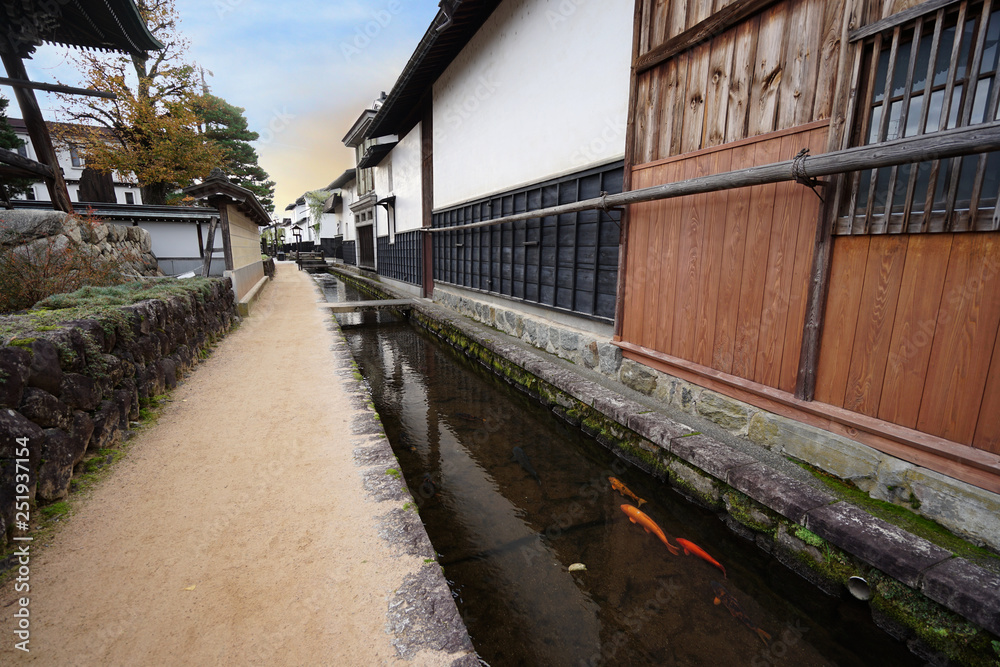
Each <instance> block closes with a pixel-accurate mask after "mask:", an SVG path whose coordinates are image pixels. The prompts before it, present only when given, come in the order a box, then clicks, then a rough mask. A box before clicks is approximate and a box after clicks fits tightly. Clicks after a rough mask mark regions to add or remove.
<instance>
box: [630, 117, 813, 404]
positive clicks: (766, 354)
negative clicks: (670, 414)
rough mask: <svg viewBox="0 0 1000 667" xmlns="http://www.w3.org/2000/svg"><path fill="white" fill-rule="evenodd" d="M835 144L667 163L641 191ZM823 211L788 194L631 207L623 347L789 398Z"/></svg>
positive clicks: (785, 140)
mask: <svg viewBox="0 0 1000 667" xmlns="http://www.w3.org/2000/svg"><path fill="white" fill-rule="evenodd" d="M826 133H827V127H826V124H825V123H822V122H821V123H817V124H813V125H811V126H807V127H806V128H805V129H803V130H802V131H799V132H792V131H789V132H785V133H778V134H777V135H768V136H765V137H759V138H756V139H748V140H744V141H742V142H736V144H735V145H730V144H727V145H724V146H721V147H716V148H712V149H705V150H702V151H698V152H696V153H695V154H693V155H686V156H682V157H679V158H673V159H670V160H665V161H659V162H656V163H653V164H650V165H645V166H643V167H639V168H636V169H635V170H634V171H633V174H632V183H633V187H643V186H644V185H651V184H653V183H663V182H672V181H677V180H684V179H688V178H695V177H697V176H701V175H705V174H708V173H720V172H724V171H729V170H731V169H738V168H741V167H744V166H750V165H753V164H763V163H767V162H775V161H779V160H787V159H790V158H792V157H794V156H795V154H796V153H798V151H799V149H800V148H803V147H811V148H814V149H816V150H817V151H822V148H823V147H824V146H825V145H826V140H827V137H826ZM819 203H820V202H819V198H818V197H817V196H816V195H815V194H814V193H813V192H812V191H811V190H809V189H808V188H806V187H804V186H801V185H798V184H795V183H784V184H779V185H774V184H772V185H763V186H758V187H753V188H743V189H738V190H732V191H722V192H716V193H709V194H703V195H695V196H691V197H682V198H680V199H677V200H671V201H667V202H654V203H649V204H642V205H639V206H635V207H633V208H632V210H631V213H630V223H629V225H630V231H629V233H630V235H631V239H632V240H633V241H634V244H633V243H630V244H629V251H628V258H627V264H626V265H627V267H628V271H629V279H628V281H627V282H626V297H625V299H626V303H625V306H624V312H623V324H624V326H623V334H622V337H623V339H624V340H626V341H629V342H632V343H635V344H638V345H641V346H643V347H646V348H649V349H654V350H659V351H661V352H663V353H665V354H669V355H671V356H675V357H679V358H683V359H688V360H691V361H693V362H695V363H698V364H700V365H703V366H706V367H710V368H714V369H716V370H719V371H722V372H725V373H731V374H733V375H736V376H739V377H742V378H745V379H747V380H751V381H754V382H759V383H761V384H765V385H767V386H771V387H774V388H778V389H782V390H783V391H792V390H793V389H794V387H795V377H796V375H795V369H797V367H798V353H799V348H800V346H801V336H802V326H803V318H804V316H805V298H806V291H805V283H806V277H807V275H808V271H809V267H810V266H811V262H812V240H813V239H814V238H815V234H816V221H817V219H818V214H819Z"/></svg>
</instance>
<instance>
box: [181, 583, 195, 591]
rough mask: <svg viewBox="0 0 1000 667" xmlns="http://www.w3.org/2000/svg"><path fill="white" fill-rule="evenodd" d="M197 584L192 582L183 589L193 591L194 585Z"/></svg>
mask: <svg viewBox="0 0 1000 667" xmlns="http://www.w3.org/2000/svg"><path fill="white" fill-rule="evenodd" d="M197 585H198V584H192V585H190V586H188V587H187V588H185V589H184V590H186V591H193V590H194V587H195V586H197Z"/></svg>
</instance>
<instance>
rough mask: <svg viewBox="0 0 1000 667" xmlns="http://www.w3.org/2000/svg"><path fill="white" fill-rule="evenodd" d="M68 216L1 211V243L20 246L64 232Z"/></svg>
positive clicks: (47, 212) (56, 213)
mask: <svg viewBox="0 0 1000 667" xmlns="http://www.w3.org/2000/svg"><path fill="white" fill-rule="evenodd" d="M65 220H66V214H65V213H63V212H61V211H28V210H17V209H15V210H2V211H0V243H3V244H4V245H20V244H22V243H24V242H26V241H30V240H33V239H37V238H42V237H47V236H55V235H56V234H59V233H60V232H61V231H62V228H63V224H64V223H65Z"/></svg>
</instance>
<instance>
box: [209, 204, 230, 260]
mask: <svg viewBox="0 0 1000 667" xmlns="http://www.w3.org/2000/svg"><path fill="white" fill-rule="evenodd" d="M229 203H230V200H229V197H212V198H211V199H209V204H211V205H212V206H213V207H215V208H216V209H218V210H219V229H220V231H221V232H222V252H223V253H224V254H225V256H226V271H232V270H233V245H232V239H231V238H230V236H229Z"/></svg>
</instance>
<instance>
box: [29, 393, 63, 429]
mask: <svg viewBox="0 0 1000 667" xmlns="http://www.w3.org/2000/svg"><path fill="white" fill-rule="evenodd" d="M19 412H20V413H21V414H22V415H24V416H25V417H27V418H28V419H30V420H31V421H33V422H35V423H36V424H38V425H39V426H41V427H42V428H61V429H69V428H70V427H71V426H72V424H73V421H72V420H73V411H72V410H70V408H69V406H68V405H66V404H65V403H63V402H62V401H60V400H59V399H58V398H56V397H55V396H53V395H52V394H50V393H49V392H47V391H44V390H42V389H38V388H36V387H29V388H28V389H25V390H24V397H23V398H22V399H21V407H20V410H19Z"/></svg>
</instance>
